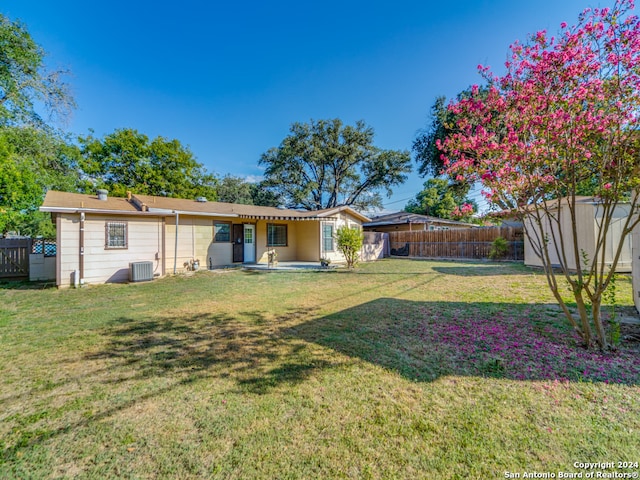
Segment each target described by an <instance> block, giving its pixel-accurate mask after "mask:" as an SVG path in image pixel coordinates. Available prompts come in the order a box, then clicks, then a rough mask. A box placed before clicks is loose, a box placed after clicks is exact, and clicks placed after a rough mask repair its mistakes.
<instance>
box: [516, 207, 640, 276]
mask: <svg viewBox="0 0 640 480" xmlns="http://www.w3.org/2000/svg"><path fill="white" fill-rule="evenodd" d="M562 208H563V213H562V220H561V221H562V228H563V234H564V245H565V252H566V254H567V256H568V258H567V266H568V268H569V269H572V270H575V268H576V262H575V258H574V256H573V253H572V252H573V235H572V234H571V217H570V214H569V209H568V207H566V206H563V207H562ZM601 214H602V212H601V211H600V210H599V209H598V208H597V206H595V205H593V204H591V203H583V204H578V205H576V230H577V237H578V248H579V249H580V250H581V251H584V252H585V253H586V255H587V258H588V259H589V260H593V258H594V257H595V247H596V238H597V231H598V229H599V222H600V221H601V219H600V216H601ZM628 214H629V206H628V205H620V206H618V208H617V209H616V211H615V212H614V215H613V216H614V219H613V222H612V225H611V227H610V229H609V231H608V232H607V242H606V243H607V247H606V248H605V264H611V262H612V261H613V258H614V248H615V247H617V245H618V242H619V241H620V235H621V232H622V225H623V223H624V221H625V219H626V217H627V215H628ZM553 225H554V227H553V228H554V231H555V229H556V228H557V227H555V222H554V223H553ZM551 228H552V227H551V222H550V221H549V220H547V221H546V222H545V224H544V228H543V231H544V233H546V234H547V236H548V239H549V256H550V257H551V263H552V264H554V265H559V264H560V258H559V256H558V255H557V254H556V249H555V248H554V247H553V246H552V242H553V240H552V230H551ZM527 229H528V230H529V231H534V230H535V231H537V230H538V229H537V227H536V226H535V225H534V224H533V223H532V222H530V221H529V222H527ZM556 238H558V236H557V232H556ZM524 263H525V265H531V266H538V267H541V266H542V260H541V259H540V258H539V257H538V256H537V255H536V254H535V253H534V251H533V248H532V246H531V243H530V241H529V238H528V236H525V249H524ZM616 271H617V272H620V273H624V272H630V271H631V238H630V237H627V238H626V239H625V241H624V246H623V250H622V253H621V256H620V259H619V262H618V266H617V269H616Z"/></svg>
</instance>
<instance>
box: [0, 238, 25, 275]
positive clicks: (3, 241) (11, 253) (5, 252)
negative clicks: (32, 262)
mask: <svg viewBox="0 0 640 480" xmlns="http://www.w3.org/2000/svg"><path fill="white" fill-rule="evenodd" d="M30 253H31V239H30V238H0V278H18V277H28V276H29V254H30Z"/></svg>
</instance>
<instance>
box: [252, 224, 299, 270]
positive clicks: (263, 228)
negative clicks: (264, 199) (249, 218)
mask: <svg viewBox="0 0 640 480" xmlns="http://www.w3.org/2000/svg"><path fill="white" fill-rule="evenodd" d="M268 223H273V224H275V225H286V226H287V246H286V247H272V248H273V249H275V251H276V253H277V254H278V261H279V262H292V261H294V260H300V259H298V258H297V254H298V250H297V249H298V226H299V224H300V223H301V222H295V221H284V220H283V221H280V220H259V221H258V222H257V224H256V259H257V262H258V263H267V262H268V258H267V251H268V250H270V248H269V247H267V224H268ZM303 228H304V227H303Z"/></svg>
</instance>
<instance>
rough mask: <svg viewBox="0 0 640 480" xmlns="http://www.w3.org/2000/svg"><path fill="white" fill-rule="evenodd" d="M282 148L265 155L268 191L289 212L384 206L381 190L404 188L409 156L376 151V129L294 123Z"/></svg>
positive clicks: (360, 125) (337, 121)
mask: <svg viewBox="0 0 640 480" xmlns="http://www.w3.org/2000/svg"><path fill="white" fill-rule="evenodd" d="M290 132H291V133H290V135H288V136H287V137H286V138H285V139H284V140H283V141H282V143H281V144H280V146H279V147H276V148H272V149H270V150H269V151H267V152H266V153H264V154H263V155H262V157H261V158H260V164H261V165H264V166H265V167H266V169H265V181H264V185H265V186H266V187H267V188H268V189H269V190H270V191H271V192H273V193H274V194H275V195H277V196H279V197H280V198H282V199H283V201H284V202H285V203H286V205H287V206H289V207H292V208H305V209H307V210H320V209H323V208H331V207H336V206H339V205H352V206H354V207H360V208H365V207H371V206H381V203H382V198H381V196H380V190H384V191H386V193H387V195H391V193H392V190H391V187H394V186H396V185H400V184H402V183H403V182H404V181H405V180H406V179H407V175H406V174H407V173H409V172H410V171H411V159H410V156H409V152H407V151H398V150H382V149H380V148H377V147H375V146H374V145H373V137H374V132H373V128H371V127H368V126H367V125H365V123H364V122H363V121H358V122H356V124H355V125H353V126H351V125H344V124H343V123H342V121H341V120H340V119H333V120H319V121H313V120H311V121H310V122H309V123H294V124H293V125H291V128H290Z"/></svg>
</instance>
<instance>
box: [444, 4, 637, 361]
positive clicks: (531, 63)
mask: <svg viewBox="0 0 640 480" xmlns="http://www.w3.org/2000/svg"><path fill="white" fill-rule="evenodd" d="M633 6H634V5H633V1H632V0H618V1H616V2H615V4H614V5H613V7H612V8H601V9H586V10H584V12H583V13H582V14H580V16H579V17H578V21H577V23H576V24H575V25H573V26H569V25H567V24H566V23H564V22H563V23H562V24H561V25H560V32H559V34H558V35H557V36H556V37H551V36H549V35H548V34H547V33H546V32H545V31H540V32H537V33H536V34H535V35H532V36H531V37H530V39H529V41H527V42H525V43H520V42H515V43H514V44H513V45H511V47H510V56H509V57H508V61H507V62H506V64H505V66H506V73H505V74H504V75H502V76H496V75H494V74H492V73H491V71H490V68H489V67H485V66H482V65H480V66H479V67H478V69H479V71H480V73H481V75H482V76H483V77H484V78H485V80H486V81H487V86H488V91H487V92H486V93H485V92H482V95H480V94H479V92H481V89H480V88H479V87H477V86H476V87H473V88H472V95H471V96H469V97H468V98H464V99H461V100H459V101H457V102H455V103H452V104H450V105H449V108H450V109H451V111H452V112H453V114H454V116H455V118H456V128H455V131H454V132H453V133H451V134H450V135H449V136H448V137H447V138H446V139H445V140H444V141H440V142H438V144H439V148H440V149H441V150H442V154H443V161H444V164H445V167H446V168H447V171H448V172H449V173H450V174H453V175H455V176H457V177H458V178H459V179H464V180H467V181H477V182H481V183H482V185H483V191H484V194H485V196H486V198H487V199H488V200H489V201H490V202H492V203H493V204H494V205H498V206H500V207H502V208H504V207H505V206H506V207H509V208H510V209H511V211H512V212H514V213H515V214H516V215H518V216H519V217H520V218H521V219H522V220H523V223H524V226H525V231H526V234H527V235H528V238H529V240H530V242H531V246H532V247H533V250H534V252H535V254H536V255H537V256H538V257H540V259H541V261H542V265H543V267H544V272H545V274H546V278H547V282H548V285H549V287H550V289H551V292H552V293H553V295H554V297H555V299H556V300H557V302H558V304H559V305H560V307H561V308H562V311H563V312H564V314H565V315H566V317H567V319H568V321H569V322H570V323H571V325H572V326H573V328H574V330H575V331H576V332H577V333H578V335H579V336H580V337H581V339H582V341H583V342H584V345H585V346H586V347H592V346H594V345H595V346H598V347H599V348H601V349H603V350H604V349H607V348H609V345H608V342H607V335H606V332H605V328H604V324H603V321H602V318H601V304H602V299H603V293H604V292H605V291H606V290H607V287H609V285H610V283H611V282H612V278H613V275H614V272H615V269H616V266H617V263H618V260H619V259H620V255H621V252H622V248H623V244H624V243H625V237H626V236H627V235H628V234H629V233H630V232H631V231H632V229H633V227H634V226H635V225H636V224H637V223H638V218H639V217H638V215H637V207H638V201H639V198H638V186H639V183H640V176H639V173H640V161H639V149H638V147H639V146H640V136H639V133H638V128H639V127H640V116H639V113H640V111H639V107H640V22H639V20H638V17H637V16H635V15H632V14H631V13H630V10H632V9H633ZM585 183H590V184H591V185H592V186H593V190H594V191H595V192H596V201H597V215H596V232H595V236H596V245H595V251H594V253H592V254H591V255H592V257H588V256H587V255H586V254H585V252H584V250H583V248H582V246H581V245H580V242H579V238H578V235H577V226H576V203H577V199H576V197H577V192H579V188H580V186H581V185H584V184H585ZM559 204H563V205H564V207H565V208H559ZM622 207H624V208H625V209H626V210H627V212H628V213H629V215H628V216H626V219H624V221H623V223H622V234H621V236H620V237H619V238H618V239H616V240H615V243H614V244H613V245H608V242H611V236H608V235H607V233H608V232H609V231H610V228H611V225H612V223H613V221H614V216H615V215H616V214H617V212H616V210H617V209H619V208H622ZM567 217H568V218H567ZM611 248H612V249H613V252H614V256H613V262H612V263H610V264H609V265H607V264H606V262H605V252H606V251H607V250H609V249H611ZM554 256H555V257H556V258H557V259H559V263H560V265H559V267H560V268H559V270H558V271H556V270H554V268H553V265H552V258H553V257H554ZM555 261H556V260H554V263H555ZM570 265H571V268H569V266H570ZM556 272H557V273H556ZM566 287H568V289H569V291H570V292H571V295H572V297H573V300H574V301H575V304H576V307H577V314H576V313H574V312H572V310H571V309H569V307H568V305H567V301H566V300H565V298H564V297H563V293H564V289H565V288H566ZM589 305H590V306H591V308H589Z"/></svg>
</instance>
